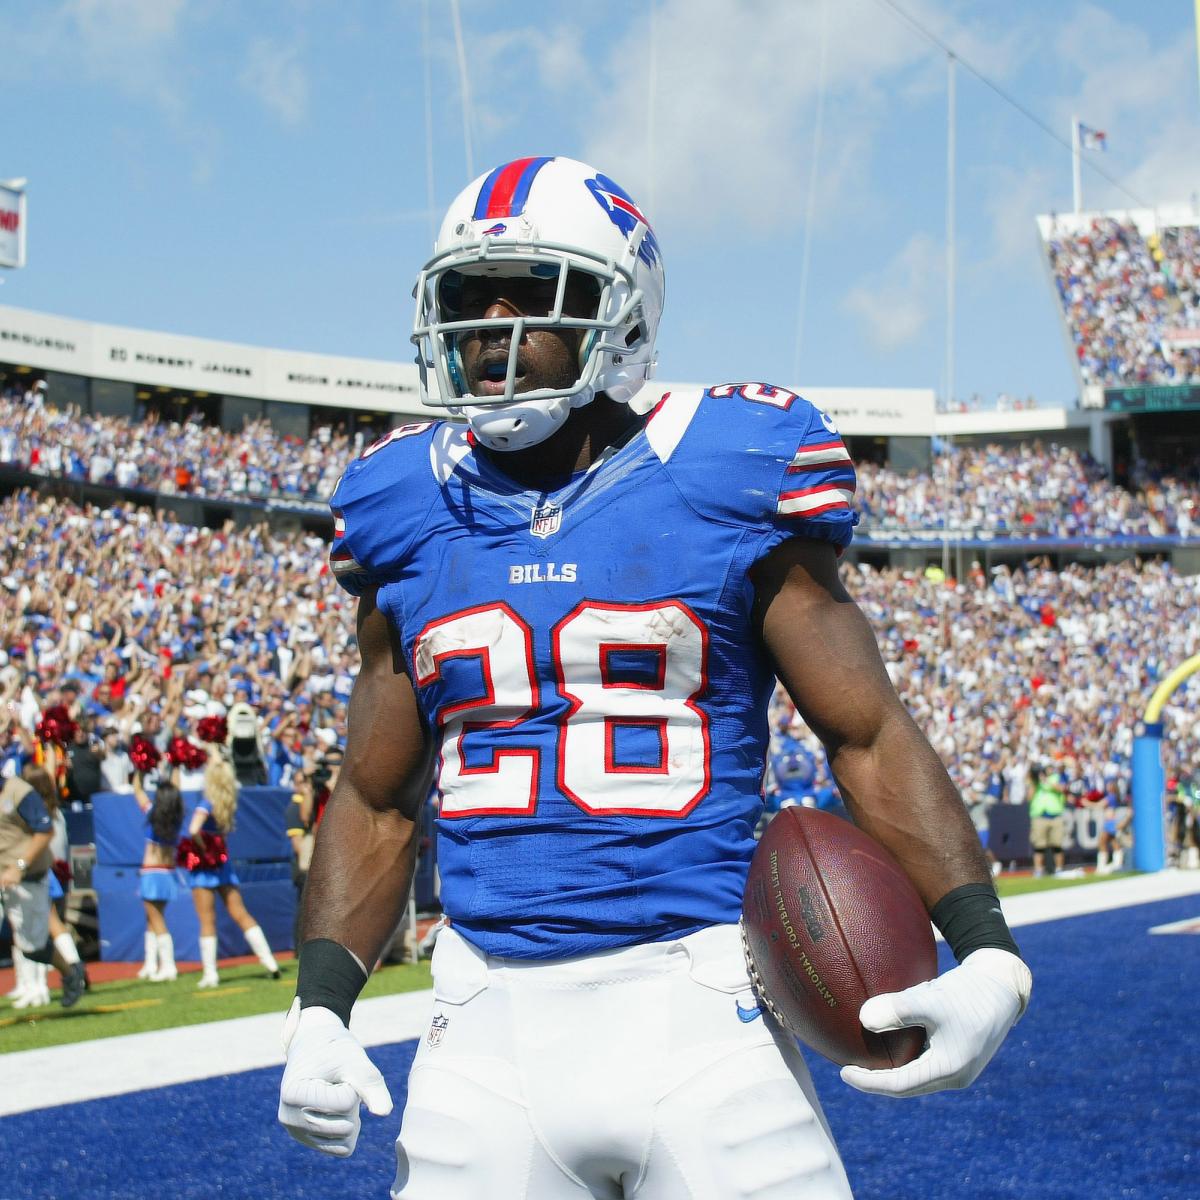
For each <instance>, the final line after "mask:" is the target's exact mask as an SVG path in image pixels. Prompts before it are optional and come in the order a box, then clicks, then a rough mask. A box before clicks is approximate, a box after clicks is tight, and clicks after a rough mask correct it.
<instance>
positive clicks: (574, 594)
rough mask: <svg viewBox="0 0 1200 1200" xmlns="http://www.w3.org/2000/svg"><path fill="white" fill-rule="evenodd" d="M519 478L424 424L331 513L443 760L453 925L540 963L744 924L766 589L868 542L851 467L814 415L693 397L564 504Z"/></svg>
mask: <svg viewBox="0 0 1200 1200" xmlns="http://www.w3.org/2000/svg"><path fill="white" fill-rule="evenodd" d="M502 462H503V459H502V458H501V457H499V456H497V457H496V458H495V459H491V460H489V459H488V458H487V457H485V456H484V455H483V454H480V453H476V451H475V449H474V448H473V445H472V439H471V438H470V435H469V434H468V433H467V432H466V430H465V429H464V428H463V427H461V426H454V425H450V424H446V423H436V424H434V423H421V424H414V425H406V426H401V427H400V428H398V429H395V430H393V431H392V432H391V433H390V434H389V435H388V436H387V437H386V438H384V439H382V440H381V441H380V442H377V443H376V444H375V445H374V446H372V447H371V448H370V449H368V450H367V451H366V453H365V454H364V455H363V456H362V458H360V459H358V460H357V461H355V462H354V463H352V464H351V466H350V467H349V468H348V469H347V471H346V473H345V475H344V476H343V477H342V479H341V480H340V482H339V483H338V486H337V489H336V491H335V493H334V496H333V499H332V502H331V503H332V507H333V510H334V520H335V535H334V545H333V548H332V550H331V553H330V565H331V567H332V569H333V571H334V573H335V575H336V577H337V579H338V581H339V582H340V583H341V584H342V585H343V586H344V587H345V588H346V589H347V590H348V591H350V592H351V593H353V594H361V593H362V592H363V590H364V589H366V588H368V587H377V588H378V593H377V595H378V604H379V607H380V609H381V610H382V611H383V612H384V613H385V614H386V616H387V617H388V619H389V620H390V621H391V622H392V623H393V625H394V626H395V627H396V629H397V630H399V632H400V634H401V641H402V645H403V649H404V654H405V657H406V660H407V665H408V670H409V673H410V675H411V678H412V681H413V684H414V687H415V689H416V694H417V698H418V701H419V704H420V707H421V711H422V713H423V715H424V718H425V720H426V721H427V723H428V727H429V728H430V729H431V730H433V731H435V736H436V738H437V741H438V747H439V751H440V753H439V761H438V791H439V797H440V803H439V817H438V866H439V869H440V871H441V880H442V902H443V906H444V908H445V911H446V913H447V915H448V916H449V917H450V919H451V921H452V922H453V924H454V926H455V928H456V929H458V931H459V932H460V933H462V934H463V936H464V937H466V938H467V939H469V940H470V941H471V942H473V943H475V944H476V945H477V946H479V947H480V948H481V949H483V950H484V951H486V952H487V953H490V954H497V955H503V956H510V957H518V958H564V957H570V956H572V955H577V954H585V953H591V952H593V951H596V950H601V949H607V948H610V947H615V946H623V945H628V944H631V943H636V942H642V941H656V940H662V939H666V938H672V937H676V936H682V935H684V934H687V933H690V932H694V931H695V930H697V929H700V928H703V927H705V926H707V925H711V924H715V923H719V922H732V921H736V920H737V918H738V915H739V913H740V910H741V900H742V892H743V890H744V886H745V878H746V870H747V865H748V863H749V860H750V856H751V854H752V852H753V850H754V844H755V843H754V839H753V830H754V827H755V824H756V822H757V820H758V817H759V814H760V812H761V808H762V780H763V771H764V762H765V755H766V750H767V735H768V729H767V704H768V700H769V698H770V695H771V691H772V687H773V685H774V674H773V669H772V665H771V663H770V662H769V660H768V658H767V656H766V654H765V653H764V651H763V649H762V647H761V645H760V644H759V642H758V639H757V638H756V636H755V633H754V630H753V627H752V619H751V609H752V605H753V599H754V596H753V588H752V586H751V584H750V582H749V579H748V576H747V572H748V570H749V568H750V567H751V565H752V564H753V563H754V562H755V561H756V560H758V559H760V558H762V557H763V555H765V554H766V553H767V552H768V551H770V550H771V549H772V548H774V547H775V546H777V545H778V544H779V543H781V542H783V541H784V540H786V539H787V538H791V537H802V538H812V539H819V540H822V541H827V542H831V543H833V544H834V545H836V546H838V547H839V548H840V547H844V546H845V545H846V544H847V543H848V542H849V541H850V538H851V534H852V530H853V526H854V524H855V523H856V520H857V518H856V516H855V514H854V513H853V511H852V510H851V507H850V501H851V497H852V495H853V492H854V471H853V467H852V465H851V462H850V456H849V455H848V454H847V452H846V449H845V447H844V445H843V444H842V441H841V439H840V437H839V436H838V434H837V431H836V430H835V429H834V427H833V424H832V422H831V421H830V419H829V418H828V417H827V416H826V415H825V414H824V413H822V412H820V411H819V410H818V409H816V408H814V407H813V406H812V405H811V404H809V403H808V402H807V401H806V400H804V399H802V398H801V397H799V396H797V395H795V394H794V393H792V392H788V391H785V390H784V389H782V388H773V387H770V386H768V385H764V384H743V385H728V386H725V387H720V388H710V389H708V390H707V391H705V392H704V393H703V394H699V393H697V392H691V393H683V392H680V393H676V394H674V395H671V394H668V395H667V396H665V397H664V398H663V400H662V401H661V402H660V404H659V405H658V407H657V408H656V409H655V411H654V412H653V414H652V415H651V417H650V418H649V420H648V421H647V423H646V425H645V427H644V428H643V429H642V430H640V431H639V432H638V433H637V434H636V435H635V436H634V437H633V438H632V439H630V440H629V441H628V442H626V443H625V444H624V445H622V446H620V447H619V448H616V449H614V450H612V451H610V452H608V453H606V454H605V455H603V456H601V458H600V460H599V461H598V462H597V463H595V464H593V466H592V467H591V468H590V469H589V470H588V471H587V472H584V473H581V474H579V475H576V476H574V477H573V478H572V479H571V481H570V482H569V483H567V484H566V485H565V486H563V487H561V488H559V489H557V490H555V491H549V492H542V491H530V490H528V489H526V488H524V487H522V486H521V485H519V484H517V483H515V482H514V481H513V480H512V479H510V478H509V477H507V476H506V475H505V474H504V473H503V472H502V471H501V470H500V469H498V467H497V465H496V464H497V463H502ZM818 652H819V651H818Z"/></svg>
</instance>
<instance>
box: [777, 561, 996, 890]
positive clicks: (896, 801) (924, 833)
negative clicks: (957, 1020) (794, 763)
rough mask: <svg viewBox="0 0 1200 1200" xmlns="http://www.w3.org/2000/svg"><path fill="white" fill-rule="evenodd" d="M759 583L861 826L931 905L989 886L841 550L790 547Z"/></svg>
mask: <svg viewBox="0 0 1200 1200" xmlns="http://www.w3.org/2000/svg"><path fill="white" fill-rule="evenodd" d="M753 580H754V585H755V591H756V597H757V607H758V612H757V621H758V625H759V628H760V629H761V634H762V639H763V643H764V645H765V646H766V648H767V650H768V652H769V653H770V655H771V657H772V659H773V660H774V663H775V666H776V671H777V674H778V676H779V678H780V681H781V682H782V683H783V685H784V687H785V688H786V689H787V692H788V694H789V695H790V696H791V698H792V701H793V703H794V704H795V705H796V708H797V709H798V710H799V712H800V714H801V715H802V716H803V717H804V719H805V721H807V722H808V724H809V727H810V728H811V729H812V730H813V731H814V732H815V733H816V734H817V736H818V737H819V738H820V739H821V741H822V742H823V743H824V745H825V748H826V751H827V752H828V754H829V764H830V767H831V769H832V770H833V773H834V777H835V778H836V779H837V783H838V788H839V790H840V791H841V794H842V798H843V799H844V801H845V803H846V807H847V808H848V809H849V811H850V812H851V814H852V815H853V816H854V820H855V822H856V823H857V824H858V825H859V826H860V828H862V829H863V830H865V831H866V832H867V833H869V834H870V835H871V836H872V837H874V838H875V839H876V840H877V841H879V842H881V843H882V844H883V845H884V846H886V847H887V848H888V849H889V850H890V851H891V852H892V854H893V855H894V856H895V857H896V859H897V860H898V861H899V862H900V864H901V865H902V866H903V867H904V869H905V871H906V873H907V874H908V876H909V878H910V879H912V881H913V883H914V884H915V885H916V887H917V891H918V892H919V893H920V894H921V898H922V899H923V900H924V901H925V904H926V906H927V907H928V908H930V909H932V908H933V906H934V905H935V904H936V903H937V902H938V901H939V900H940V899H941V898H942V897H943V896H945V895H946V893H947V892H949V891H951V890H952V889H954V888H956V887H960V886H962V885H964V884H971V883H978V884H986V885H988V886H989V887H990V886H991V875H990V872H989V870H988V864H987V860H986V858H985V857H984V855H983V852H982V849H981V847H980V845H979V838H978V835H977V834H976V832H975V828H974V826H973V825H972V824H971V820H970V818H969V816H968V815H967V812H966V809H965V807H964V805H963V803H962V800H961V798H960V797H959V794H958V790H957V789H956V788H955V786H954V784H953V782H952V781H951V779H950V776H949V775H948V774H947V772H946V768H945V767H944V765H943V764H942V762H941V760H940V759H939V758H938V756H937V753H936V752H935V751H934V749H933V747H932V746H931V745H930V744H929V742H928V740H927V739H926V738H925V735H924V734H923V733H922V732H921V731H920V729H919V728H918V727H917V725H916V723H915V722H914V721H913V719H912V717H911V716H910V714H909V712H908V710H907V709H906V708H905V707H904V704H903V702H902V701H901V700H900V697H899V696H898V695H897V694H896V690H895V688H894V687H893V686H892V682H891V680H890V679H889V677H888V674H887V671H886V669H885V668H884V664H883V660H882V658H881V656H880V654H879V648H878V645H877V643H876V641H875V635H874V633H873V632H872V630H871V627H870V625H869V624H868V622H867V619H866V617H865V616H864V615H863V613H862V611H861V610H860V609H859V607H858V605H857V604H855V602H854V601H853V599H852V598H851V597H850V595H849V594H848V593H847V591H846V589H845V587H844V586H843V584H842V582H841V579H840V578H839V575H838V564H837V555H836V552H835V550H834V548H833V546H831V545H829V544H828V543H825V542H814V541H808V540H803V539H793V540H792V541H788V542H784V543H783V545H781V546H780V547H778V549H776V550H775V551H774V552H773V553H771V554H770V555H768V556H767V557H766V558H765V559H763V560H762V561H761V562H760V563H758V564H757V565H756V567H755V568H754V571H753ZM838 679H840V680H843V681H844V684H843V685H842V686H830V685H831V681H833V680H838Z"/></svg>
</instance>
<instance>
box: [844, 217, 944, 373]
mask: <svg viewBox="0 0 1200 1200" xmlns="http://www.w3.org/2000/svg"><path fill="white" fill-rule="evenodd" d="M944 280H945V251H944V249H943V248H942V246H941V245H940V244H939V243H938V242H936V241H934V239H933V238H932V237H930V236H929V235H928V234H924V233H917V234H914V235H913V236H912V237H911V238H909V239H908V242H907V243H906V244H905V245H904V247H903V248H902V249H901V250H900V251H899V252H898V253H897V254H896V256H895V258H893V259H892V261H891V262H890V263H888V264H887V265H886V266H885V267H884V268H883V269H882V270H880V271H878V272H877V273H876V274H874V275H871V276H868V277H867V278H865V279H863V280H862V281H861V282H860V283H857V284H855V286H854V287H852V288H851V289H850V290H849V291H848V292H847V293H846V295H845V297H844V298H843V300H842V307H843V308H844V309H845V310H846V311H847V312H849V313H851V314H852V315H854V316H856V317H857V318H858V319H859V320H860V321H861V322H862V324H863V325H864V327H865V329H866V332H867V335H868V337H869V338H870V339H871V341H872V343H873V344H874V345H875V346H877V347H878V348H879V349H880V350H885V351H886V350H896V349H898V348H899V347H900V346H903V345H906V344H907V343H909V342H911V341H912V340H913V339H914V338H916V337H917V336H918V335H919V334H920V333H921V331H922V330H923V329H924V328H925V324H926V322H927V321H928V320H929V317H930V315H931V314H932V313H933V311H934V310H935V308H936V307H937V303H938V295H939V293H940V291H941V289H942V287H943V286H944Z"/></svg>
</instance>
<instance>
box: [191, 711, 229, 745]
mask: <svg viewBox="0 0 1200 1200" xmlns="http://www.w3.org/2000/svg"><path fill="white" fill-rule="evenodd" d="M196 733H197V735H198V736H199V738H200V740H201V741H202V742H219V743H220V744H221V745H222V746H223V745H224V744H225V740H226V738H228V736H229V725H228V724H227V722H226V720H225V718H224V717H201V718H200V721H199V722H198V723H197V725H196Z"/></svg>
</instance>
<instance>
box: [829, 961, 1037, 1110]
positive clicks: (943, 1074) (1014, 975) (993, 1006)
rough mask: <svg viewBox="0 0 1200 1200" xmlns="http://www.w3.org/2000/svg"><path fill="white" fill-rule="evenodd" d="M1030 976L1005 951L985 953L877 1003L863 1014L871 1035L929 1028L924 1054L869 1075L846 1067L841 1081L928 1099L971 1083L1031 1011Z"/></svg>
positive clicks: (875, 999)
mask: <svg viewBox="0 0 1200 1200" xmlns="http://www.w3.org/2000/svg"><path fill="white" fill-rule="evenodd" d="M1032 987H1033V976H1032V975H1030V973H1029V968H1028V967H1027V966H1026V965H1025V964H1024V963H1023V962H1022V961H1021V960H1020V959H1019V958H1018V957H1017V956H1016V955H1015V954H1010V953H1009V952H1008V951H1007V950H997V949H994V948H985V949H983V950H976V951H975V952H974V953H972V954H968V955H967V957H966V958H965V959H963V961H962V963H961V964H960V965H959V966H957V967H954V968H953V969H952V970H949V971H947V972H946V973H945V974H944V975H939V976H938V978H937V979H931V980H930V981H929V982H928V983H918V984H917V985H916V987H910V988H906V989H905V990H904V991H902V992H887V993H885V994H884V995H882V996H872V997H871V998H870V999H869V1000H868V1001H867V1002H866V1003H865V1004H864V1005H863V1006H862V1008H861V1009H860V1010H859V1014H858V1018H859V1020H860V1021H861V1022H862V1023H863V1025H864V1026H865V1027H866V1028H867V1029H871V1030H874V1031H875V1032H876V1033H883V1032H884V1031H885V1030H888V1029H901V1028H903V1027H904V1026H906V1025H924V1026H925V1031H926V1035H927V1038H928V1045H927V1046H926V1047H925V1052H924V1053H923V1054H922V1055H921V1056H920V1057H919V1058H915V1059H914V1060H913V1061H912V1062H910V1063H908V1064H907V1065H906V1066H903V1067H893V1068H892V1069H890V1070H884V1071H871V1070H868V1069H867V1068H866V1067H843V1068H842V1079H843V1080H844V1081H845V1082H846V1083H848V1084H850V1086H851V1087H856V1088H858V1090H859V1091H861V1092H876V1093H878V1094H879V1095H881V1096H925V1095H928V1094H929V1093H930V1092H941V1091H945V1090H947V1089H950V1088H965V1087H967V1086H968V1085H969V1084H971V1083H973V1082H974V1081H975V1079H976V1077H977V1076H978V1075H979V1073H980V1071H982V1070H983V1068H984V1067H986V1066H987V1065H988V1062H989V1061H990V1060H991V1057H992V1055H993V1054H995V1053H996V1051H997V1050H998V1049H999V1048H1000V1043H1001V1042H1002V1041H1004V1038H1005V1036H1006V1035H1007V1033H1008V1031H1009V1030H1010V1029H1011V1028H1012V1027H1013V1026H1014V1025H1015V1024H1016V1023H1017V1021H1018V1019H1019V1018H1020V1016H1021V1014H1022V1013H1023V1012H1024V1011H1025V1008H1026V1006H1027V1005H1028V1004H1029V992H1030V989H1031V988H1032Z"/></svg>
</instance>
